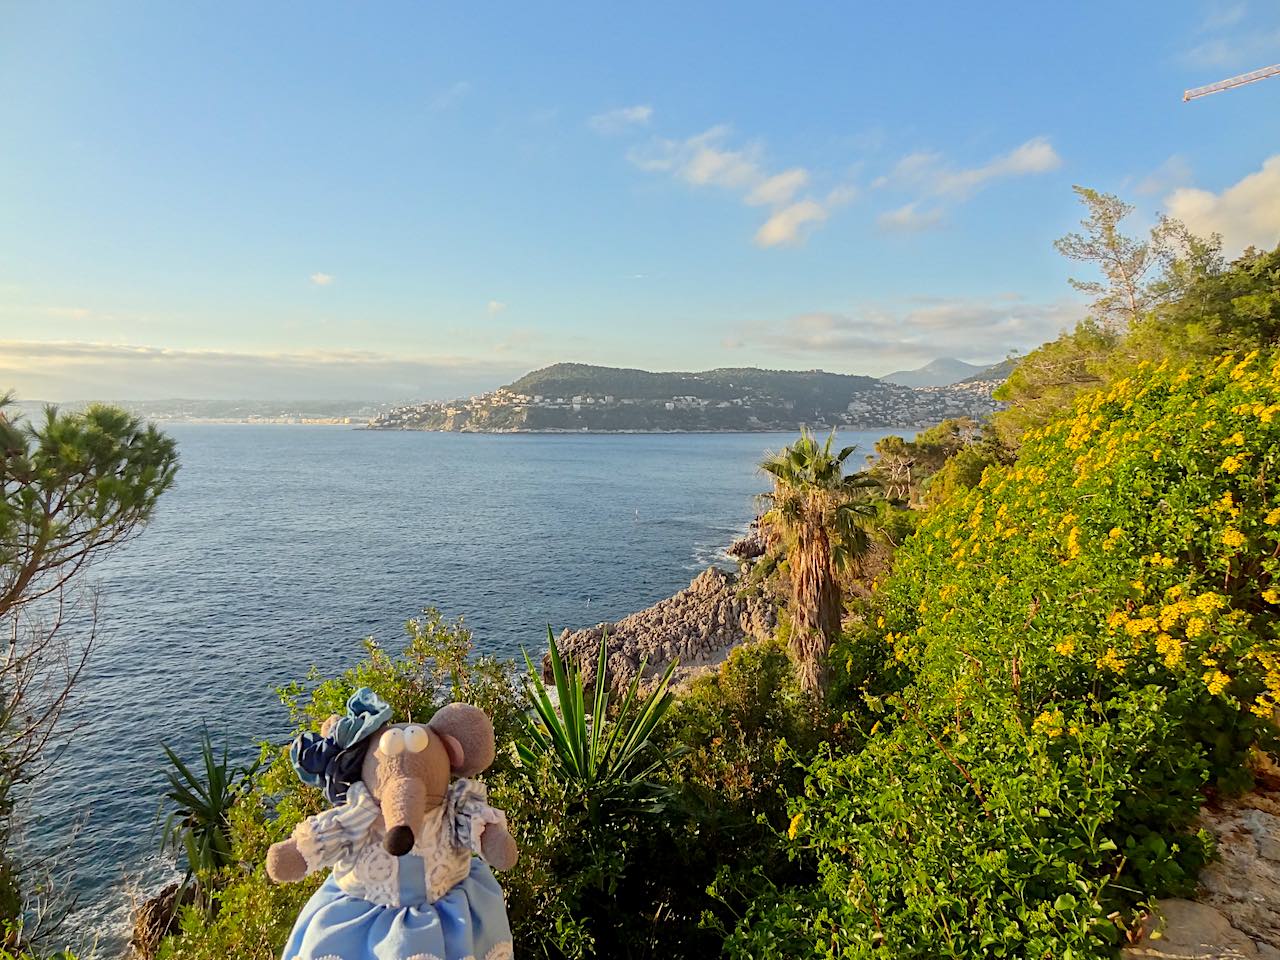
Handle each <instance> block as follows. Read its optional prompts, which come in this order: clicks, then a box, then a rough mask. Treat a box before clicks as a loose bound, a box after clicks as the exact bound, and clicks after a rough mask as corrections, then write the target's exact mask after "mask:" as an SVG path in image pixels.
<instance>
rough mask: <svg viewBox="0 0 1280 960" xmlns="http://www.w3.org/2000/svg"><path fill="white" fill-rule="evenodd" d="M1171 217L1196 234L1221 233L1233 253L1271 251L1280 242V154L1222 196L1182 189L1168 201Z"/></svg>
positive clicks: (1166, 199) (1227, 188)
mask: <svg viewBox="0 0 1280 960" xmlns="http://www.w3.org/2000/svg"><path fill="white" fill-rule="evenodd" d="M1165 209H1166V211H1167V212H1168V214H1169V216H1171V217H1173V218H1175V219H1177V220H1181V221H1182V222H1183V223H1185V224H1186V225H1187V226H1188V227H1190V228H1191V230H1192V232H1193V233H1198V234H1201V235H1205V236H1207V235H1209V234H1211V233H1220V234H1222V240H1223V244H1224V246H1225V247H1226V249H1227V250H1228V252H1231V253H1237V252H1239V251H1241V250H1243V249H1244V248H1245V247H1247V246H1250V245H1253V246H1256V247H1263V248H1270V247H1273V246H1275V245H1276V243H1277V242H1280V154H1276V155H1275V156H1271V157H1268V158H1267V159H1266V160H1265V161H1263V164H1262V168H1261V169H1260V170H1256V171H1254V172H1253V173H1251V174H1249V175H1247V176H1245V177H1243V178H1242V179H1240V180H1239V181H1238V182H1236V183H1234V184H1232V185H1231V186H1229V187H1226V188H1225V189H1224V190H1223V191H1222V192H1221V193H1213V192H1212V191H1209V190H1198V189H1194V188H1191V187H1183V188H1181V189H1178V190H1174V191H1173V193H1171V194H1169V196H1168V197H1166V198H1165Z"/></svg>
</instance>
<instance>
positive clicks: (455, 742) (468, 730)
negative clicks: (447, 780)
mask: <svg viewBox="0 0 1280 960" xmlns="http://www.w3.org/2000/svg"><path fill="white" fill-rule="evenodd" d="M427 726H428V727H430V728H431V730H432V731H433V732H434V733H435V734H436V735H437V736H438V737H439V738H440V742H441V743H443V744H444V748H445V750H446V751H447V752H448V754H449V766H450V767H452V768H453V772H454V774H455V775H456V776H459V777H473V776H475V775H476V774H477V773H480V772H481V771H482V770H486V769H488V767H489V765H490V764H491V763H493V757H494V754H495V753H496V749H497V748H496V745H495V744H494V741H493V724H492V723H490V722H489V718H488V717H487V716H485V713H484V711H483V710H481V709H480V708H479V707H473V706H471V704H469V703H451V704H448V705H447V706H444V707H441V708H440V709H439V710H437V711H436V713H435V716H433V717H432V718H431V721H430V722H429V723H428V724H427Z"/></svg>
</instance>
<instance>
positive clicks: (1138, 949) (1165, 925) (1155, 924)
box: [1123, 900, 1259, 960]
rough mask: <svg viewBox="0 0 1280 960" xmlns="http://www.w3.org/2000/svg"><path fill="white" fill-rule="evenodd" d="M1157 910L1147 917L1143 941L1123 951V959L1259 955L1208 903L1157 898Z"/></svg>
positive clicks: (1224, 959)
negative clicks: (1150, 916) (1158, 902)
mask: <svg viewBox="0 0 1280 960" xmlns="http://www.w3.org/2000/svg"><path fill="white" fill-rule="evenodd" d="M1160 913H1161V914H1162V916H1161V917H1159V918H1153V919H1152V920H1150V921H1148V924H1147V928H1146V930H1145V937H1144V939H1143V941H1142V942H1141V943H1139V944H1138V945H1137V946H1133V947H1129V948H1128V949H1126V950H1125V951H1124V952H1123V956H1124V957H1125V958H1126V960H1128V958H1138V957H1151V958H1155V957H1159V958H1163V960H1241V958H1256V957H1258V956H1259V953H1258V948H1257V946H1256V945H1255V944H1254V942H1253V940H1251V939H1250V938H1249V937H1247V936H1245V935H1244V934H1243V933H1241V932H1240V931H1239V930H1237V929H1236V928H1235V927H1233V926H1231V923H1230V921H1228V920H1227V918H1226V917H1224V916H1223V915H1222V914H1221V913H1219V912H1218V911H1217V910H1215V909H1214V908H1213V907H1211V906H1209V905H1208V904H1204V903H1197V902H1195V901H1194V900H1161V901H1160ZM1153 935H1155V938H1154V939H1153Z"/></svg>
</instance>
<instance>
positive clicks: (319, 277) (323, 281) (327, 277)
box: [310, 273, 333, 287]
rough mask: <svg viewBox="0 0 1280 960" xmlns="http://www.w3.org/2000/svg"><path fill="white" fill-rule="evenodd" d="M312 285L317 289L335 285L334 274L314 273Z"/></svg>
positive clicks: (311, 278)
mask: <svg viewBox="0 0 1280 960" xmlns="http://www.w3.org/2000/svg"><path fill="white" fill-rule="evenodd" d="M310 280H311V282H312V283H314V284H315V285H316V286H317V287H327V286H329V284H331V283H333V274H331V273H313V274H312V275H311V277H310Z"/></svg>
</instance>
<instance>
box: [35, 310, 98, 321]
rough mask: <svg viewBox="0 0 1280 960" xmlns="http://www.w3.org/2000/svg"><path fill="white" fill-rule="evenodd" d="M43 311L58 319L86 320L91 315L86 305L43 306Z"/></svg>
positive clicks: (91, 312)
mask: <svg viewBox="0 0 1280 960" xmlns="http://www.w3.org/2000/svg"><path fill="white" fill-rule="evenodd" d="M43 312H44V314H45V316H48V317H54V318H55V319H58V320H88V319H89V317H91V316H92V315H93V311H92V310H89V309H88V308H87V307H45V308H44V310H43Z"/></svg>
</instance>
